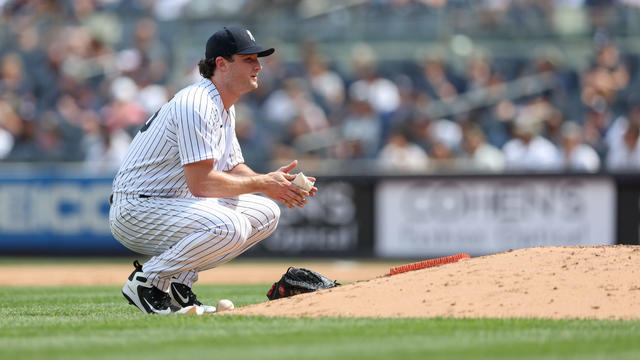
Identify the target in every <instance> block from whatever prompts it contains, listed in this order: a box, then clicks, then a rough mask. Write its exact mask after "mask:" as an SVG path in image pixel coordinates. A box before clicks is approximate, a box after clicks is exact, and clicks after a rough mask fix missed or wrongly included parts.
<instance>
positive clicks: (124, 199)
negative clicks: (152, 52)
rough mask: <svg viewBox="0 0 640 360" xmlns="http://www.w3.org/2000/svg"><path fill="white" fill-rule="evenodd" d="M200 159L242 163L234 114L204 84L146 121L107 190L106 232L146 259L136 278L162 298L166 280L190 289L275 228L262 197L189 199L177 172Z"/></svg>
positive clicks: (271, 208) (274, 210)
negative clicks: (140, 276)
mask: <svg viewBox="0 0 640 360" xmlns="http://www.w3.org/2000/svg"><path fill="white" fill-rule="evenodd" d="M205 159H213V160H214V164H216V165H215V166H216V169H218V170H231V169H232V168H233V167H235V166H236V165H237V164H239V163H242V162H244V159H243V157H242V151H241V149H240V146H239V144H238V140H237V138H236V136H235V109H234V107H233V106H232V107H231V108H230V109H229V111H226V110H225V109H224V107H223V104H222V101H221V99H220V95H219V94H218V91H217V90H216V88H215V86H214V85H213V83H212V82H211V81H210V80H208V79H204V80H203V81H201V82H198V83H196V84H194V85H191V86H189V87H187V88H185V89H183V90H181V91H180V92H178V93H177V94H176V96H174V98H173V99H171V100H170V101H169V102H168V103H166V104H165V105H164V106H162V108H161V109H159V110H158V112H157V113H156V114H154V116H152V117H151V118H150V119H149V120H148V121H147V123H146V124H145V125H144V126H143V128H142V129H141V131H140V132H139V133H138V134H137V135H136V137H135V138H134V140H133V142H132V143H131V146H130V148H129V151H128V153H127V155H126V157H125V160H124V162H123V164H122V166H121V168H120V171H119V172H118V174H117V175H116V178H115V180H114V183H113V192H114V203H113V205H112V206H111V210H110V213H109V223H110V227H111V232H112V234H113V236H114V237H115V238H116V239H117V240H118V241H120V242H121V243H122V244H123V245H124V246H126V247H127V248H129V249H131V250H133V251H135V252H138V253H141V254H145V255H151V256H153V257H152V258H151V259H150V260H149V261H148V262H147V263H145V264H144V266H143V271H144V273H145V274H146V275H147V276H148V277H149V279H151V282H152V283H153V284H154V285H155V286H156V287H158V288H160V289H162V290H164V291H167V290H168V287H169V283H170V280H171V278H172V277H175V278H177V279H178V280H179V281H180V282H182V283H184V284H186V285H188V286H192V285H193V282H195V281H196V280H197V278H198V272H199V271H202V270H206V269H210V268H213V267H216V266H218V265H220V264H223V263H225V262H227V261H229V260H231V259H233V258H234V257H236V256H238V255H240V254H241V253H243V252H244V251H246V250H247V249H249V248H250V247H251V246H253V245H255V244H256V243H257V242H259V241H260V240H263V239H264V238H266V237H267V236H269V235H270V234H271V233H272V232H273V231H274V230H275V229H276V226H277V224H278V219H279V217H280V209H279V207H278V206H277V205H276V204H275V203H274V202H273V201H271V200H269V199H267V198H265V197H262V196H258V195H252V194H244V195H240V196H238V197H234V198H224V199H215V198H197V197H195V196H193V195H192V194H191V192H190V191H189V188H188V187H187V184H186V179H185V176H184V172H183V165H184V164H188V163H192V162H197V161H201V160H205ZM140 194H145V195H149V196H151V197H150V198H140V197H139V195H140Z"/></svg>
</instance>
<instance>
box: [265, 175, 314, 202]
mask: <svg viewBox="0 0 640 360" xmlns="http://www.w3.org/2000/svg"><path fill="white" fill-rule="evenodd" d="M290 165H291V164H290ZM281 169H282V168H281ZM281 169H279V170H278V171H274V172H270V173H268V174H265V175H263V176H262V178H261V180H262V182H263V183H262V186H261V188H262V191H261V192H262V193H263V194H265V195H266V196H267V197H269V198H271V199H273V200H276V201H279V202H281V203H283V204H284V205H285V206H286V207H288V208H289V209H293V208H294V207H296V206H299V207H303V206H304V205H305V204H306V203H307V200H306V197H307V196H310V194H309V192H307V191H304V190H302V189H300V188H299V187H297V186H296V185H294V184H293V183H291V181H292V180H293V179H295V177H296V176H295V175H292V174H288V173H286V172H283V171H281ZM289 170H290V169H289Z"/></svg>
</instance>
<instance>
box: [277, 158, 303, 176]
mask: <svg viewBox="0 0 640 360" xmlns="http://www.w3.org/2000/svg"><path fill="white" fill-rule="evenodd" d="M296 166H298V160H293V161H292V162H291V163H289V165H285V166H283V167H281V168H280V169H278V170H277V171H279V172H283V173H285V174H288V173H289V171H291V170H293V169H295V168H296Z"/></svg>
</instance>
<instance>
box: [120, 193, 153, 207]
mask: <svg viewBox="0 0 640 360" xmlns="http://www.w3.org/2000/svg"><path fill="white" fill-rule="evenodd" d="M138 197H139V198H140V199H148V198H150V197H152V196H151V195H145V194H140V195H138ZM109 205H113V194H111V196H109Z"/></svg>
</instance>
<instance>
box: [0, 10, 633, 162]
mask: <svg viewBox="0 0 640 360" xmlns="http://www.w3.org/2000/svg"><path fill="white" fill-rule="evenodd" d="M204 3H205V2H203V1H198V0H175V1H163V0H155V1H154V0H138V1H119V0H68V1H53V0H50V1H48V0H42V1H29V0H23V1H7V0H4V1H3V0H0V161H3V162H59V161H65V162H83V163H84V164H86V167H87V169H89V170H92V171H107V172H110V171H114V170H115V169H117V167H118V165H119V162H120V160H121V159H122V158H123V156H124V153H125V152H126V150H127V147H128V144H129V142H130V141H131V139H132V137H133V136H134V135H135V133H136V132H137V130H138V129H139V128H140V126H141V124H143V123H144V122H145V121H146V119H147V118H148V117H149V116H150V115H151V114H153V113H154V112H155V111H156V110H157V109H158V108H159V107H160V106H161V105H162V104H163V103H164V102H166V101H167V100H168V99H169V98H170V97H171V96H172V94H173V93H175V92H176V91H177V90H179V89H180V88H181V87H183V86H185V85H187V84H189V83H191V82H194V81H196V80H197V78H198V76H199V75H198V74H197V69H196V63H197V60H199V59H189V63H188V66H186V67H185V66H184V62H181V61H177V60H178V59H177V58H176V56H177V55H176V51H175V48H176V45H177V44H178V43H179V42H180V41H184V39H180V38H172V37H171V36H168V37H164V38H163V37H162V36H161V35H160V34H159V31H158V29H159V26H160V25H161V24H162V22H163V21H175V20H176V19H180V16H186V15H184V14H185V13H186V12H187V9H192V10H193V9H196V10H197V9H202V8H204V7H205V5H204ZM206 3H207V4H209V7H210V8H214V9H216V11H218V12H220V13H223V14H224V15H225V16H236V17H237V18H238V20H237V21H235V23H238V22H241V21H243V20H244V21H249V20H246V19H249V18H250V16H251V14H253V13H256V12H259V11H260V9H263V8H265V7H272V8H273V7H275V8H288V9H304V11H306V12H309V11H311V10H310V9H313V11H315V12H316V13H318V11H319V9H318V6H319V5H318V3H320V4H324V5H325V8H326V9H324V10H328V9H330V6H332V5H335V4H334V3H335V2H332V1H316V2H313V3H312V2H308V1H302V0H299V1H294V0H279V1H278V0H271V1H251V0H244V1H234V2H215V4H212V3H211V2H206ZM346 3H348V4H350V6H354V7H355V6H359V7H375V8H376V9H377V10H378V11H379V10H380V8H385V9H387V11H400V10H402V9H404V8H407V7H409V8H414V7H421V8H428V9H431V8H442V7H447V6H452V7H455V6H460V5H461V4H465V3H466V2H465V1H453V0H451V1H446V0H419V1H417V0H414V1H411V0H404V1H401V0H369V1H353V2H346ZM637 3H638V1H632V0H627V1H589V0H584V1H580V0H573V1H572V0H563V1H560V0H557V1H524V0H521V1H516V0H511V1H510V0H493V1H488V0H487V1H477V2H475V3H474V6H476V7H477V6H482V7H483V9H484V10H485V12H484V13H483V14H484V15H487V14H490V15H491V16H488V17H487V18H490V19H496V18H497V19H500V16H507V15H505V14H510V15H509V16H514V14H515V16H516V19H517V15H522V14H521V13H520V12H519V11H522V12H524V13H530V12H538V13H541V14H542V15H541V16H545V15H544V14H545V11H550V10H549V9H554V8H555V7H558V6H561V7H562V8H563V9H566V8H571V9H581V10H583V12H584V14H586V15H585V16H586V17H585V19H586V20H585V21H586V22H587V26H586V28H587V30H586V34H585V36H586V37H588V38H589V40H590V43H591V44H592V49H591V50H592V51H591V55H589V57H590V58H589V59H587V61H586V63H588V66H586V67H584V68H580V69H577V68H575V67H571V66H568V65H567V64H566V63H564V62H562V61H560V60H559V59H558V58H557V57H554V56H550V55H549V54H540V56H537V57H531V56H522V57H516V56H512V57H509V58H499V57H495V56H493V54H491V53H488V52H486V51H474V52H471V53H469V54H466V56H465V57H464V59H463V62H464V66H461V67H454V66H452V65H451V63H450V62H449V61H448V60H449V58H448V57H447V56H446V55H445V54H443V53H441V52H437V51H433V52H430V51H422V52H420V51H418V52H417V53H418V54H419V56H414V55H415V54H407V56H406V59H405V60H403V61H381V60H380V57H379V54H378V53H376V51H375V50H374V47H372V46H370V45H368V44H366V43H364V42H362V43H354V44H353V46H352V47H351V49H350V53H349V54H345V56H348V57H349V66H348V67H341V66H339V65H338V64H337V63H336V62H335V61H332V59H331V58H330V57H329V56H328V55H327V54H326V53H325V52H323V50H322V46H321V44H320V43H318V42H313V41H308V40H307V41H301V42H300V43H299V46H298V49H299V50H298V51H299V56H298V57H297V58H296V59H288V58H284V57H283V56H282V54H281V53H280V52H278V51H276V53H275V54H274V55H273V56H270V57H266V58H264V59H262V63H263V71H262V73H261V79H260V82H261V86H260V88H259V89H258V90H256V91H255V92H253V93H250V94H248V95H247V96H246V97H245V98H244V100H242V101H241V102H240V103H238V104H237V105H236V113H237V114H238V118H237V123H236V131H237V135H238V138H239V141H240V142H241V145H242V147H243V153H244V156H245V160H246V161H247V163H249V164H250V165H251V166H252V167H254V168H256V169H257V170H260V171H265V170H269V169H270V168H271V167H272V165H273V164H274V163H277V162H278V161H279V159H291V158H297V159H300V160H303V161H306V163H308V164H313V163H315V162H326V161H331V160H335V161H333V162H330V163H331V164H336V166H338V167H339V166H343V167H344V170H345V171H347V170H348V169H351V170H353V169H354V168H357V166H360V165H352V164H364V165H362V166H364V167H366V169H370V170H372V171H389V172H438V171H463V172H475V171H488V172H503V171H526V172H530V171H545V172H546V171H577V172H598V171H624V172H626V171H637V170H640V145H639V144H638V139H639V138H640V92H638V93H636V92H635V91H634V89H637V88H638V80H639V79H640V72H639V71H638V70H639V69H638V66H637V63H638V60H637V58H636V55H635V54H631V53H625V52H623V51H622V50H621V48H620V47H619V46H618V45H617V44H616V41H615V37H613V36H611V35H610V32H609V31H608V29H607V28H606V27H605V26H604V25H603V24H604V22H603V20H602V16H603V15H602V14H603V13H607V12H608V11H610V10H611V9H612V8H614V9H615V10H616V11H619V10H620V9H621V8H622V9H627V10H629V11H631V10H633V11H636V6H637ZM223 4H226V5H223ZM314 4H315V5H314ZM320 10H322V9H320ZM301 11H302V10H301ZM240 14H242V17H240ZM213 15H215V14H211V16H213ZM548 16H549V17H552V16H551V15H548ZM512 20H513V19H512ZM496 23H499V21H497V22H496ZM246 25H248V26H249V27H250V24H246ZM495 26H499V24H498V25H495ZM215 30H216V29H213V28H212V29H211V32H213V31H215ZM414 35H415V34H414ZM256 37H258V38H261V39H264V38H265V36H262V35H261V34H259V33H256ZM465 39H466V38H460V41H461V42H462V45H464V41H465ZM517 41H523V40H522V39H520V40H517ZM262 42H264V41H262ZM200 46H201V47H202V50H201V49H196V52H198V53H203V49H204V44H200ZM303 163H304V162H303ZM335 170H336V171H340V169H335Z"/></svg>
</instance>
